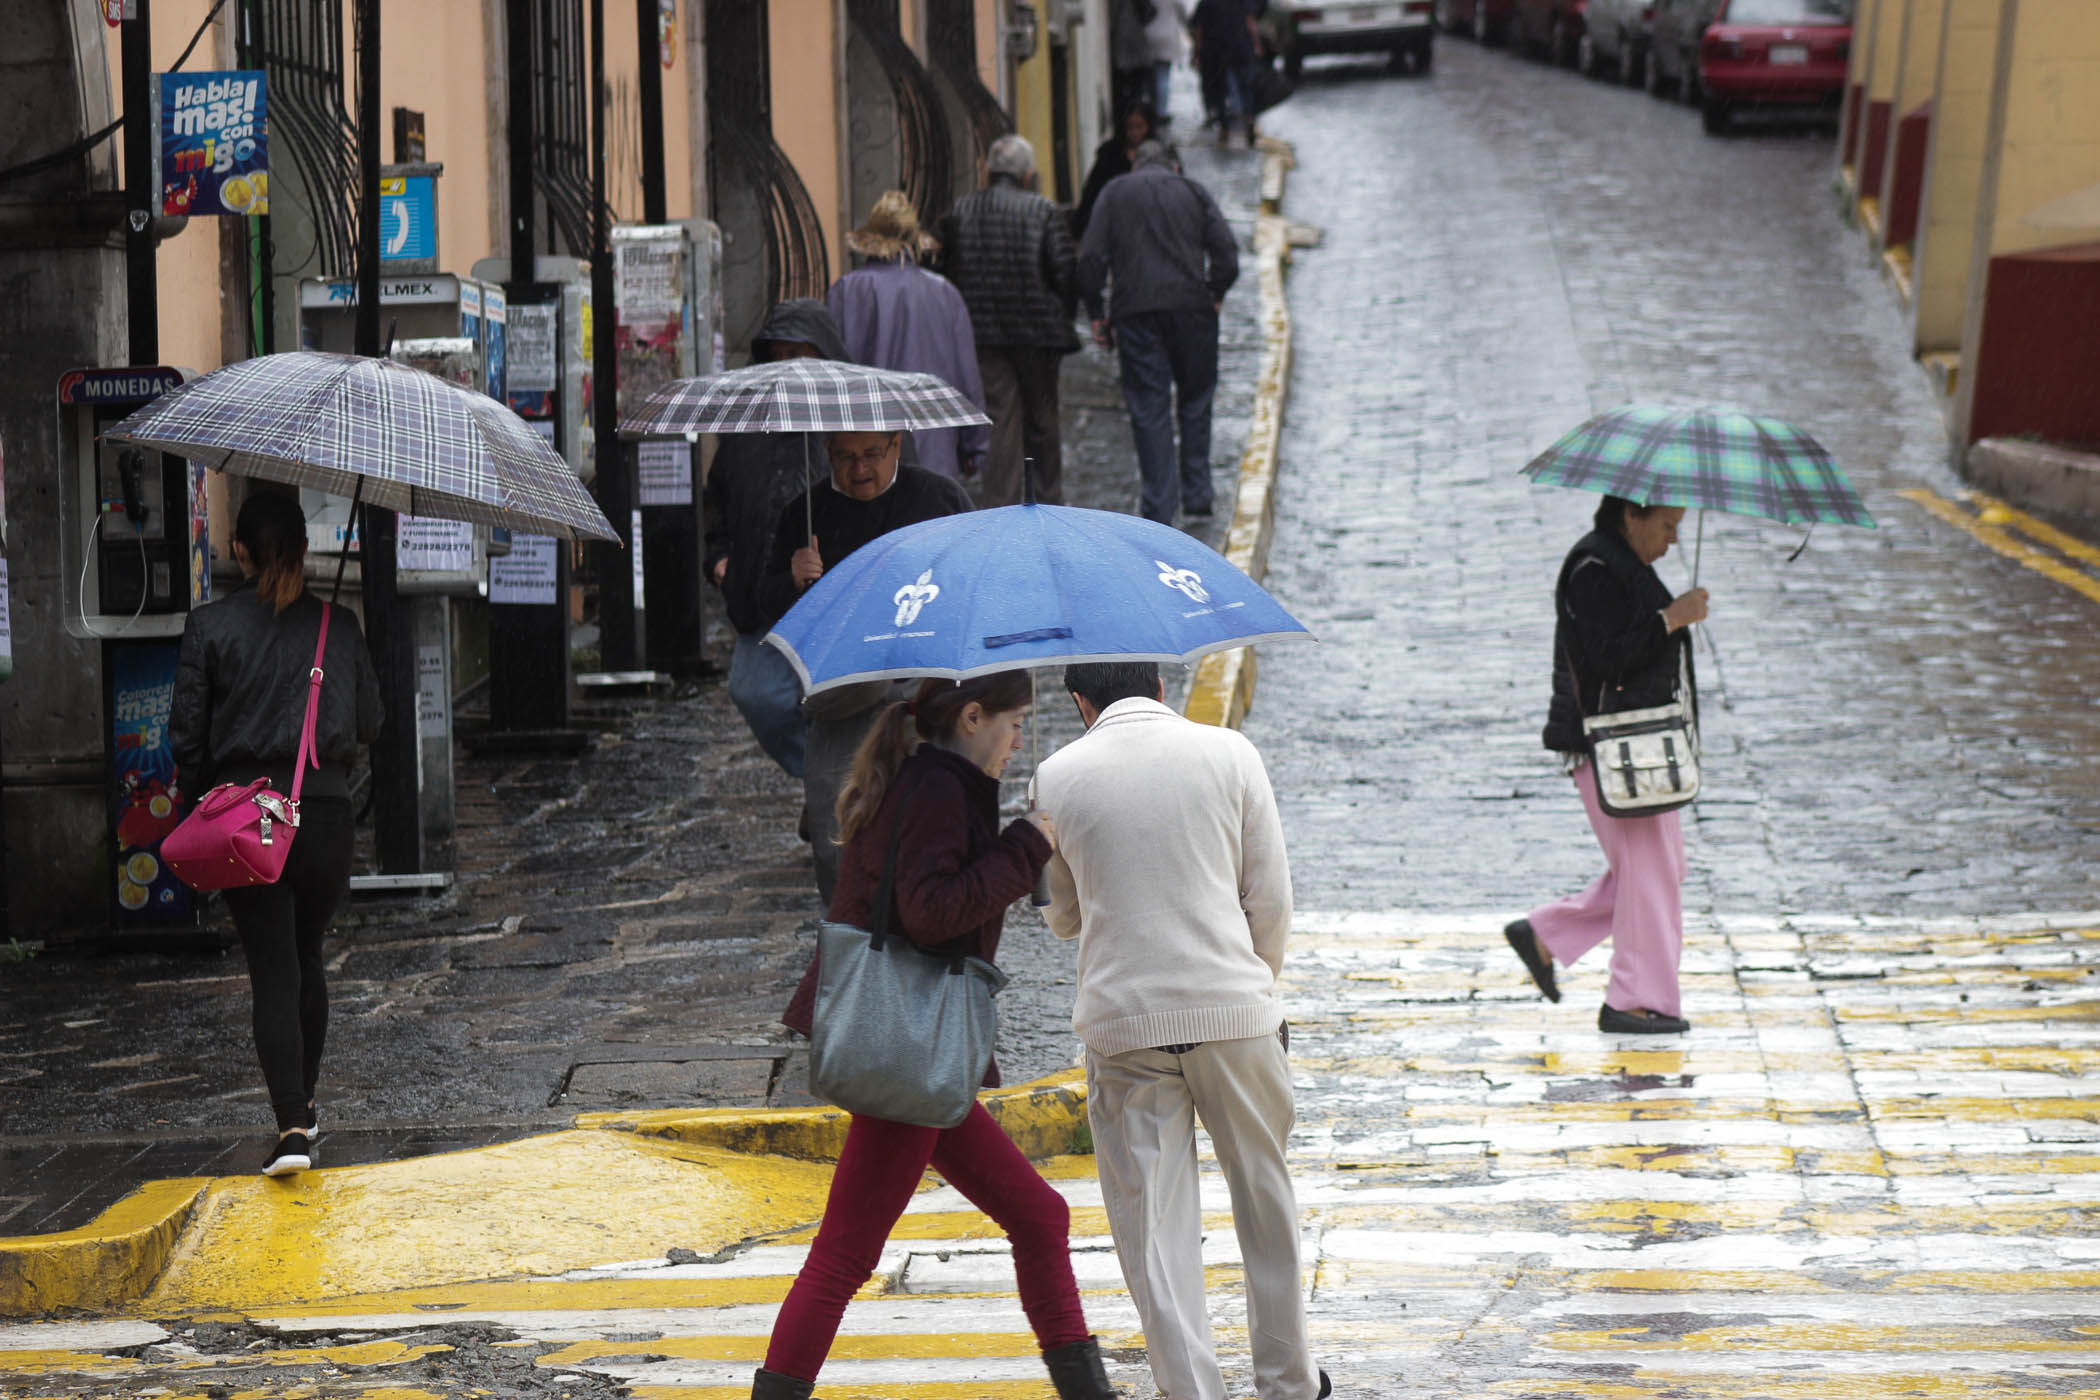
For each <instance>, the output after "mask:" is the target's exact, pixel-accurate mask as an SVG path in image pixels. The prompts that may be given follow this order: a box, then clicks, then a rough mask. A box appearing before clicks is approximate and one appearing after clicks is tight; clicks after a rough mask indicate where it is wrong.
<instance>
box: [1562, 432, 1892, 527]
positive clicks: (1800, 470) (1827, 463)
mask: <svg viewBox="0 0 2100 1400" xmlns="http://www.w3.org/2000/svg"><path fill="white" fill-rule="evenodd" d="M1524 474H1525V475H1527V476H1529V477H1531V478H1532V479H1533V480H1534V481H1545V482H1551V483H1553V484H1555V485H1559V486H1572V487H1574V488H1576V489H1577V490H1582V491H1597V492H1601V493H1603V494H1605V495H1610V496H1624V497H1625V498H1626V499H1627V500H1630V501H1633V502H1636V503H1637V504H1640V505H1644V506H1657V505H1660V506H1685V507H1688V508H1696V509H1700V510H1719V511H1726V512H1728V513H1730V514H1733V515H1761V516H1764V517H1766V518H1767V519H1771V520H1779V521H1784V522H1786V523H1787V524H1790V525H1813V524H1817V523H1820V522H1823V521H1834V522H1838V523H1841V524H1845V525H1864V526H1867V527H1868V528H1870V529H1871V528H1872V527H1873V525H1874V517H1873V516H1871V515H1869V514H1868V513H1867V508H1866V505H1865V504H1864V503H1863V502H1862V501H1861V500H1860V498H1859V493H1858V492H1857V491H1855V490H1853V489H1852V483H1850V482H1849V481H1847V480H1845V474H1844V472H1842V471H1841V470H1839V468H1838V464H1837V463H1836V462H1835V461H1834V460H1832V458H1831V455H1830V453H1829V452H1827V451H1826V450H1824V448H1823V446H1822V444H1821V443H1818V442H1817V441H1816V440H1815V439H1814V438H1812V437H1810V436H1809V435H1808V434H1807V433H1806V432H1803V431H1802V430H1801V429H1799V428H1797V427H1795V426H1794V425H1793V424H1791V423H1784V422H1781V421H1780V420H1779V419H1776V418H1755V417H1752V416H1751V415H1749V414H1747V413H1734V412H1730V411H1728V410H1725V409H1716V408H1665V407H1660V406H1657V405H1652V404H1629V405H1627V406H1626V407H1624V408H1617V409H1613V410H1612V411H1611V412H1609V413H1600V414H1598V415H1597V416H1596V417H1595V418H1592V419H1590V420H1589V421H1588V422H1587V423H1584V424H1583V425H1582V426H1581V427H1579V428H1577V429H1575V431H1573V432H1571V433H1569V434H1568V435H1567V436H1566V437H1564V438H1562V439H1561V440H1560V441H1559V442H1556V443H1554V444H1553V446H1551V447H1549V448H1547V449H1546V450H1545V451H1544V452H1541V453H1540V454H1539V455H1538V456H1537V457H1534V458H1533V459H1532V460H1531V462H1530V463H1529V464H1528V465H1527V466H1525V468H1524Z"/></svg>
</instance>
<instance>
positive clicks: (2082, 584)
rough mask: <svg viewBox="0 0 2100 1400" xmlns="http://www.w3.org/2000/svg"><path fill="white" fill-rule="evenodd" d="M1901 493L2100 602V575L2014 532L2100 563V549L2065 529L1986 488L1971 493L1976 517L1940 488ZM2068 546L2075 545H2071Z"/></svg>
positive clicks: (1988, 544) (1991, 546)
mask: <svg viewBox="0 0 2100 1400" xmlns="http://www.w3.org/2000/svg"><path fill="white" fill-rule="evenodd" d="M1896 494H1898V495H1900V496H1902V497H1903V498H1904V499H1905V500H1907V501H1910V502H1912V503H1913V504H1915V505H1917V506H1920V507H1922V508H1923V509H1925V510H1927V511H1930V512H1931V513H1932V514H1934V515H1936V516H1938V517H1939V518H1940V519H1942V520H1944V521H1946V522H1947V523H1948V524H1949V525H1952V526H1953V527H1954V528H1955V529H1957V530H1961V531H1963V532H1964V533H1966V534H1968V535H1970V536H1972V537H1973V538H1975V539H1976V540H1977V541H1979V542H1980V543H1981V544H1983V546H1984V547H1985V548H1987V549H1991V550H1994V551H1996V552H1997V553H1999V554H2002V555H2004V556H2005V557H2006V558H2008V559H2011V560H2013V561H2014V562H2015V563H2018V564H2022V565H2025V566H2026V567H2027V568H2030V569H2032V570H2034V571H2035V572H2036V573H2038V574H2041V575H2043V576H2044V577H2046V578H2051V579H2054V580H2056V582H2058V583H2060V584H2062V585H2063V586H2064V587H2066V588H2068V589H2071V590H2072V591H2074V592H2077V593H2083V594H2084V595H2085V596H2086V597H2088V598H2090V599H2092V600H2093V601H2094V602H2096V603H2100V578H2096V577H2094V576H2093V575H2092V574H2089V573H2087V572H2085V570H2083V569H2079V568H2075V567H2073V566H2072V565H2070V564H2067V563H2065V562H2064V561H2063V559H2060V558H2057V557H2056V556H2055V555H2052V554H2046V553H2044V552H2043V551H2041V550H2039V549H2036V548H2035V547H2034V546H2033V545H2031V544H2027V543H2025V542H2024V541H2022V540H2019V539H2016V538H2015V537H2014V536H2013V534H2012V531H2013V530H2018V531H2020V532H2021V533H2023V534H2025V535H2027V536H2028V537H2029V538H2031V539H2034V540H2036V541H2038V542H2040V543H2042V544H2046V545H2048V546H2049V547H2050V548H2051V549H2059V550H2062V551H2063V553H2064V554H2065V555H2066V556H2067V557H2069V558H2073V559H2077V560H2079V561H2080V562H2082V563H2086V564H2089V565H2093V566H2094V567H2100V551H2094V550H2092V549H2091V548H2090V547H2089V546H2087V545H2084V544H2082V543H2080V542H2079V541H2077V540H2075V539H2072V538H2071V537H2070V536H2069V535H2066V534H2064V533H2063V532H2062V531H2061V530H2057V529H2055V528H2054V527H2052V526H2049V525H2047V524H2044V523H2043V522H2042V521H2039V520H2036V519H2035V518H2034V517H2033V516H2031V515H2028V514H2026V513H2025V512H2022V511H2018V510H2015V509H2013V508H2012V507H2011V506H2008V505H2006V504H2005V503H2004V502H2003V501H1999V500H1996V499H1994V498H1992V497H1990V496H1985V495H1983V494H1982V493H1981V492H1971V493H1970V497H1969V499H1970V500H1971V501H1973V502H1975V503H1977V504H1978V505H1979V506H1980V507H1981V509H1980V511H1979V512H1978V513H1977V514H1975V515H1971V514H1969V513H1968V512H1967V511H1965V510H1963V509H1962V508H1961V507H1960V506H1959V505H1957V504H1955V503H1954V502H1953V501H1950V500H1948V499H1947V498H1946V497H1945V496H1942V495H1940V494H1939V493H1938V492H1937V491H1931V490H1927V489H1925V488H1923V487H1920V488H1918V489H1916V490H1911V491H1899V492H1897V493H1896ZM2067 545H2068V546H2070V548H2065V546H2067Z"/></svg>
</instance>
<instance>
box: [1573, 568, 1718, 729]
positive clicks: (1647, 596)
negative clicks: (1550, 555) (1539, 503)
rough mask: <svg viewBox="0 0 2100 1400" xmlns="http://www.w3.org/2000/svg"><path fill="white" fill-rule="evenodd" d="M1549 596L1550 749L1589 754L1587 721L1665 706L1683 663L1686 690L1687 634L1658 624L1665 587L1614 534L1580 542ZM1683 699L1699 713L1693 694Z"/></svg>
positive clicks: (1665, 597)
mask: <svg viewBox="0 0 2100 1400" xmlns="http://www.w3.org/2000/svg"><path fill="white" fill-rule="evenodd" d="M1553 597H1554V602H1555V609H1556V611H1557V613H1558V618H1557V620H1556V621H1555V623H1554V626H1553V701H1552V704H1551V705H1550V706H1549V707H1548V709H1547V712H1546V732H1545V735H1544V741H1545V745H1546V747H1547V748H1549V749H1552V750H1554V751H1555V752H1557V753H1565V754H1585V755H1586V754H1587V753H1588V752H1589V745H1588V744H1587V743H1586V742H1585V741H1584V739H1583V736H1582V719H1583V716H1584V715H1594V714H1603V713H1610V712H1613V711H1617V710H1638V709H1644V708H1647V707H1648V706H1651V705H1666V704H1668V703H1669V702H1670V700H1671V698H1672V697H1673V696H1674V695H1675V694H1676V691H1677V678H1678V670H1679V663H1680V658H1681V660H1682V665H1683V670H1684V675H1685V678H1686V682H1687V684H1688V685H1689V684H1690V682H1691V677H1692V671H1691V662H1692V651H1691V636H1692V634H1691V630H1690V629H1689V628H1680V629H1678V630H1677V631H1675V632H1672V631H1670V630H1669V627H1668V625H1667V624H1666V623H1664V621H1663V619H1662V612H1663V609H1664V608H1667V607H1669V606H1670V602H1671V596H1670V590H1669V588H1668V587H1667V586H1666V585H1665V584H1664V583H1663V581H1662V578H1661V576H1660V575H1658V574H1657V573H1656V572H1655V570H1654V568H1653V567H1652V566H1650V565H1647V564H1643V563H1642V562H1641V559H1640V556H1639V555H1637V554H1635V553H1634V552H1633V546H1631V545H1629V544H1627V543H1626V541H1625V539H1624V538H1623V537H1622V536H1620V535H1619V534H1617V533H1616V532H1614V531H1609V530H1593V531H1591V532H1590V533H1589V534H1587V535H1584V536H1583V537H1582V539H1581V540H1579V541H1577V543H1576V545H1575V548H1574V549H1572V550H1570V551H1569V552H1568V557H1567V560H1566V561H1565V562H1564V563H1562V565H1561V566H1560V580H1559V582H1558V583H1556V584H1555V585H1554V588H1553ZM1578 696H1580V699H1579V700H1578V698H1577V697H1578ZM1685 699H1686V700H1687V702H1688V703H1690V704H1691V705H1692V706H1693V709H1694V713H1696V712H1697V707H1698V692H1697V688H1696V687H1693V688H1692V689H1691V691H1690V693H1689V694H1687V695H1686V696H1685Z"/></svg>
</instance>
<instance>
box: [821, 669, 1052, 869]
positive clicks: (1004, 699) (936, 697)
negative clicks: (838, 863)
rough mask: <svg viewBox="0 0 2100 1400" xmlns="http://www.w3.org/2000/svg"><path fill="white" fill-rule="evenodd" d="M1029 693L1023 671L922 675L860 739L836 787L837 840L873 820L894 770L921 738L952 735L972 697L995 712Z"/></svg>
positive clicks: (1024, 699) (1014, 707) (939, 738)
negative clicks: (960, 677)
mask: <svg viewBox="0 0 2100 1400" xmlns="http://www.w3.org/2000/svg"><path fill="white" fill-rule="evenodd" d="M1033 694H1034V690H1033V688H1032V687H1031V686H1030V685H1029V681H1028V673H1027V672H1026V671H999V672H995V673H994V674H992V675H989V676H978V677H976V678H975V679H972V680H967V681H961V682H957V681H944V680H939V679H928V680H923V681H920V682H919V690H918V693H917V694H916V695H914V696H913V697H912V698H911V699H910V700H898V701H894V702H892V703H891V705H890V706H889V708H888V709H885V710H884V711H883V712H882V714H881V715H880V716H879V717H877V719H876V721H875V723H874V726H873V727H872V728H870V729H869V730H868V737H867V738H865V739H863V740H861V741H860V748H859V749H858V750H857V751H856V752H855V753H854V755H853V772H852V773H851V774H850V775H849V776H848V777H847V779H846V786H845V787H844V788H843V789H841V790H840V792H839V804H838V818H839V838H838V839H839V844H840V845H842V846H843V845H844V844H846V842H848V841H851V840H852V839H853V838H854V837H855V836H858V835H859V834H860V832H861V829H862V828H863V827H865V826H867V824H868V823H869V822H871V821H873V820H875V813H876V812H878V811H879V810H881V808H882V799H883V797H884V796H885V795H887V794H888V792H889V790H890V783H891V782H892V781H893V780H895V778H896V776H897V770H898V769H900V768H902V767H903V766H904V760H905V759H907V758H910V757H911V756H912V754H913V753H914V752H916V751H917V750H918V747H919V745H920V744H921V743H923V742H924V741H926V740H928V739H932V740H934V741H935V742H937V743H945V742H947V741H948V740H950V739H952V738H954V737H955V726H956V724H957V723H958V722H959V721H960V720H961V719H962V713H963V711H964V710H967V709H968V708H970V705H971V703H972V702H973V701H974V702H975V703H977V704H979V705H982V706H983V707H984V708H985V711H986V713H988V714H995V715H997V714H1004V713H1006V712H1007V711H1008V710H1018V709H1020V708H1021V707H1022V706H1024V705H1026V704H1027V703H1028V702H1029V699H1030V698H1031V697H1032V696H1033Z"/></svg>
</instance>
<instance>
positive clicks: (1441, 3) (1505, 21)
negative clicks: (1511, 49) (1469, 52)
mask: <svg viewBox="0 0 2100 1400" xmlns="http://www.w3.org/2000/svg"><path fill="white" fill-rule="evenodd" d="M1435 2H1436V22H1437V23H1438V24H1440V25H1442V26H1443V27H1444V28H1445V29H1446V30H1448V31H1450V32H1451V33H1453V34H1471V35H1472V36H1473V37H1474V38H1475V39H1478V40H1479V41H1480V42H1481V43H1483V44H1499V43H1501V42H1502V41H1503V39H1505V38H1507V37H1508V35H1509V17H1510V13H1511V12H1512V11H1513V10H1515V9H1516V7H1517V0H1435Z"/></svg>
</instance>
